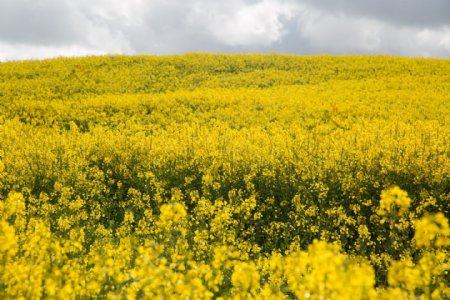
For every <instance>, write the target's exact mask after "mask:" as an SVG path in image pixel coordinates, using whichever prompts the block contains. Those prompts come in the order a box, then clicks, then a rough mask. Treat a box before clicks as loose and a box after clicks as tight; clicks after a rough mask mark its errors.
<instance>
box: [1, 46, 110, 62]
mask: <svg viewBox="0 0 450 300" xmlns="http://www.w3.org/2000/svg"><path fill="white" fill-rule="evenodd" d="M105 53H108V52H105V51H104V50H96V49H92V48H85V47H80V46H36V45H27V44H8V43H3V42H0V61H8V60H21V59H44V58H52V57H59V56H85V55H100V54H105Z"/></svg>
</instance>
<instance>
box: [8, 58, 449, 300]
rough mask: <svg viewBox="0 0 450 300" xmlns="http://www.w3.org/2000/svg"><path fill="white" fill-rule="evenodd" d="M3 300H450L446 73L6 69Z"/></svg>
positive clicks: (232, 63)
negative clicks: (96, 299)
mask: <svg viewBox="0 0 450 300" xmlns="http://www.w3.org/2000/svg"><path fill="white" fill-rule="evenodd" d="M0 199H1V200H0V298H1V299H91V298H101V299H153V298H157V299H211V298H214V299H284V298H285V299H446V298H447V299H448V298H450V274H449V271H450V253H449V251H450V248H449V247H450V228H449V223H448V218H449V217H450V210H449V204H450V61H449V60H438V59H415V58H396V57H384V56H288V55H275V54H273V55H272V54H271V55H256V54H255V55H211V54H188V55H180V56H161V57H157V56H105V57H87V58H71V59H68V58H60V59H53V60H45V61H24V62H8V63H1V64H0Z"/></svg>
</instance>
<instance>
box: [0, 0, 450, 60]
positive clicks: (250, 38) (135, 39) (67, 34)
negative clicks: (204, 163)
mask: <svg viewBox="0 0 450 300" xmlns="http://www.w3.org/2000/svg"><path fill="white" fill-rule="evenodd" d="M191 51H212V52H287V53H308V54H309V53H339V54H342V53H374V54H395V55H409V56H438V57H450V1H448V0H427V1H424V0H408V1H407V0H380V1H369V0H299V1H295V0H228V1H219V0H217V1H210V0H191V1H184V0H150V1H145V0H129V1H122V0H0V60H9V59H24V58H45V57H53V56H61V55H68V56H73V55H86V54H107V53H130V54H133V53H149V54H151V53H154V54H171V53H184V52H191Z"/></svg>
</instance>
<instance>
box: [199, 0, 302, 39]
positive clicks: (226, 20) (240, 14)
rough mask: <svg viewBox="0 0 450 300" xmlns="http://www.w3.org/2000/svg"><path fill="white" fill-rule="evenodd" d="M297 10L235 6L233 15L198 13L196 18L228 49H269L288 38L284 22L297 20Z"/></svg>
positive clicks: (271, 3) (285, 6)
mask: <svg viewBox="0 0 450 300" xmlns="http://www.w3.org/2000/svg"><path fill="white" fill-rule="evenodd" d="M294 10H295V7H294V6H292V5H289V4H286V3H279V2H278V3H277V2H274V1H262V2H259V3H255V4H242V3H241V5H236V7H235V9H234V10H232V11H220V10H216V11H208V10H202V9H197V11H196V12H197V14H196V15H197V17H199V18H201V19H203V20H204V22H205V23H206V24H205V25H206V26H207V27H208V29H209V31H210V32H211V33H212V35H213V36H214V38H215V39H216V40H217V41H218V42H220V43H222V44H226V45H229V46H250V45H251V46H255V45H256V46H258V45H263V46H268V45H271V44H272V43H274V42H277V41H280V40H281V38H282V37H283V35H284V34H285V30H284V26H283V23H282V20H281V19H282V18H284V19H290V18H292V17H293V16H294Z"/></svg>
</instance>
